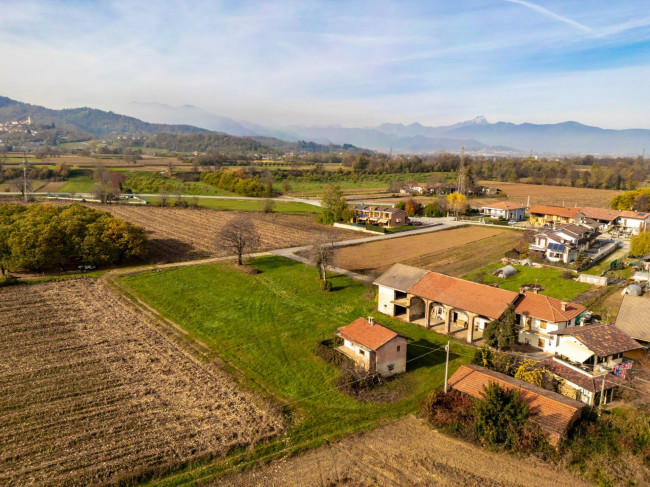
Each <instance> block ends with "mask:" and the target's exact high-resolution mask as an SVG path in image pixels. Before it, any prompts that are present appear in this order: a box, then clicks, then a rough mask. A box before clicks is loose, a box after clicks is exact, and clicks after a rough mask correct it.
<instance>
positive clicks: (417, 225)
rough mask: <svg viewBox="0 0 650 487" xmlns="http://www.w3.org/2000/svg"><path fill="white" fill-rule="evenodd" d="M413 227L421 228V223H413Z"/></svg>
mask: <svg viewBox="0 0 650 487" xmlns="http://www.w3.org/2000/svg"><path fill="white" fill-rule="evenodd" d="M413 225H415V226H416V227H419V226H422V222H413Z"/></svg>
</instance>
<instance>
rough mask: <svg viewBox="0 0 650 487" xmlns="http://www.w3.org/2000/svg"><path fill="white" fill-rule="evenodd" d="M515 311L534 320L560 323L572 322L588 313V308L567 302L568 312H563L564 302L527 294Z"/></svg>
mask: <svg viewBox="0 0 650 487" xmlns="http://www.w3.org/2000/svg"><path fill="white" fill-rule="evenodd" d="M515 311H516V312H517V313H519V314H523V315H527V316H532V317H533V318H538V319H541V320H544V321H552V322H554V323H559V322H563V321H570V320H572V319H573V318H575V317H576V316H578V315H579V314H580V313H584V312H585V311H587V308H585V307H584V306H582V305H580V304H576V303H570V302H567V303H566V311H562V301H560V300H559V299H555V298H552V297H550V296H544V295H542V294H535V293H525V294H524V295H523V297H522V298H521V299H519V301H518V302H517V305H516V306H515Z"/></svg>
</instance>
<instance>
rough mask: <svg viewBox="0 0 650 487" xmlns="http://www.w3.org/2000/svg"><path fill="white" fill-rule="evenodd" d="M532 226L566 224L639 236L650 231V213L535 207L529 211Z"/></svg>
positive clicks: (603, 209) (567, 207) (604, 209)
mask: <svg viewBox="0 0 650 487" xmlns="http://www.w3.org/2000/svg"><path fill="white" fill-rule="evenodd" d="M528 213H529V214H530V224H531V225H533V226H536V227H543V226H550V227H553V226H555V225H558V224H566V223H581V224H583V225H594V226H595V227H597V228H598V229H599V230H600V231H608V230H612V229H617V230H618V231H620V232H623V233H627V234H631V235H637V234H638V233H639V232H642V231H644V230H648V229H650V213H646V212H641V211H628V210H609V209H606V208H592V207H584V208H576V207H571V206H566V207H565V206H545V205H534V206H532V207H531V208H530V209H529V210H528Z"/></svg>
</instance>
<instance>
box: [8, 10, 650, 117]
mask: <svg viewBox="0 0 650 487" xmlns="http://www.w3.org/2000/svg"><path fill="white" fill-rule="evenodd" d="M0 59H2V72H1V75H0V95H2V96H8V97H10V98H13V99H17V100H20V101H24V102H28V103H33V104H38V105H44V106H47V107H50V108H71V107H78V106H91V107H94V108H101V109H105V110H112V111H115V112H120V113H128V111H129V110H131V109H132V103H131V102H144V103H163V104H168V105H172V106H180V105H184V104H190V105H195V106H197V107H200V108H201V109H204V110H207V111H209V112H211V113H214V114H217V115H222V116H227V117H231V118H234V119H236V120H248V121H251V122H256V123H263V124H271V125H294V124H302V125H334V124H340V125H343V126H372V125H377V124H379V123H383V122H401V123H412V122H420V123H422V124H425V125H445V124H450V123H455V122H459V121H462V120H467V119H471V118H473V117H475V116H477V115H484V116H485V117H487V119H488V120H489V121H490V122H496V121H507V122H514V123H522V122H532V123H557V122H562V121H566V120H575V121H579V122H581V123H585V124H588V125H597V126H600V127H605V128H633V127H634V128H650V91H649V90H648V87H649V86H650V2H648V1H647V0H640V1H637V0H626V1H624V2H615V1H612V0H603V1H600V0H599V1H590V0H581V1H574V2H567V1H555V0H554V1H541V0H538V1H535V2H529V1H527V0H500V1H497V0H466V1H449V0H444V1H443V0H426V1H409V0H396V1H384V0H370V1H363V0H346V1H338V0H319V1H309V0H299V1H284V0H264V1H247V0H233V1H203V0H193V1H173V0H155V1H140V0H128V1H121V0H113V1H90V0H88V1H86V0H68V1H31V0H16V1H13V0H0Z"/></svg>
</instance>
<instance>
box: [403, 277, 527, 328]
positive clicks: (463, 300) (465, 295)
mask: <svg viewBox="0 0 650 487" xmlns="http://www.w3.org/2000/svg"><path fill="white" fill-rule="evenodd" d="M408 292H409V293H411V294H415V295H416V296H420V297H423V298H426V299H431V300H432V301H437V302H439V303H442V304H447V305H449V306H453V307H454V308H458V309H461V310H465V311H470V312H472V313H476V314H479V315H483V316H487V317H488V318H492V319H498V318H499V317H500V316H501V315H502V314H503V312H504V311H505V310H506V308H507V307H508V305H509V304H512V303H514V301H515V299H517V296H519V294H517V293H513V292H512V291H506V290H505V289H499V288H498V287H492V286H486V285H485V284H479V283H476V282H471V281H465V280H463V279H458V278H456V277H451V276H446V275H444V274H439V273H437V272H430V273H429V274H427V275H426V276H424V277H423V278H422V279H420V280H419V281H418V282H417V283H415V285H413V287H412V288H411V289H409V291H408Z"/></svg>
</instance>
